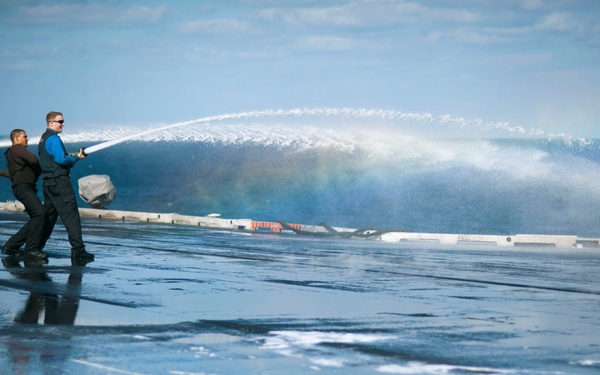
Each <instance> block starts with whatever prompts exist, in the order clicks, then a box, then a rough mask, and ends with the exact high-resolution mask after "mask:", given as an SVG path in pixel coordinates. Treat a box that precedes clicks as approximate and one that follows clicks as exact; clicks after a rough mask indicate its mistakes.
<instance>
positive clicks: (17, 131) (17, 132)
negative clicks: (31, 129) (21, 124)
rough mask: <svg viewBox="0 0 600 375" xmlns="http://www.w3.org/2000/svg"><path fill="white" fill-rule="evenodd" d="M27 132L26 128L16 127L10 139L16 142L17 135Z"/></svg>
mask: <svg viewBox="0 0 600 375" xmlns="http://www.w3.org/2000/svg"><path fill="white" fill-rule="evenodd" d="M23 133H25V130H23V129H15V130H13V131H11V132H10V141H11V142H14V141H15V140H16V139H17V137H18V136H19V135H21V134H23Z"/></svg>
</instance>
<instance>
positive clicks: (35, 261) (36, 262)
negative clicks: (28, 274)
mask: <svg viewBox="0 0 600 375" xmlns="http://www.w3.org/2000/svg"><path fill="white" fill-rule="evenodd" d="M44 264H48V259H46V258H25V259H23V265H24V266H25V267H39V266H43V265H44ZM37 276H39V275H36V279H37ZM41 280H50V278H49V277H48V275H45V276H44V275H42V277H41Z"/></svg>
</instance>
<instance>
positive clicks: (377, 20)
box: [258, 0, 479, 27]
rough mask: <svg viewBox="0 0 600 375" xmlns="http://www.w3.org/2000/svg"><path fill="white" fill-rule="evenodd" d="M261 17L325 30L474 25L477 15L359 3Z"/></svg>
mask: <svg viewBox="0 0 600 375" xmlns="http://www.w3.org/2000/svg"><path fill="white" fill-rule="evenodd" d="M258 16H259V17H261V18H264V19H268V20H271V21H275V20H281V21H283V22H284V23H287V24H290V25H294V26H302V25H326V26H339V27H344V26H381V25H389V24H398V23H407V22H408V23H414V22H417V21H418V22H429V21H431V22H435V21H451V22H474V21H476V20H478V19H479V17H478V15H477V14H475V13H473V12H470V11H468V10H466V9H452V8H429V7H425V6H422V5H420V4H415V3H409V2H404V1H398V0H358V1H354V2H350V3H348V4H345V5H342V6H336V7H310V8H293V9H288V8H270V9H265V10H262V11H259V12H258Z"/></svg>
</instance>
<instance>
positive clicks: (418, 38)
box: [0, 0, 600, 137]
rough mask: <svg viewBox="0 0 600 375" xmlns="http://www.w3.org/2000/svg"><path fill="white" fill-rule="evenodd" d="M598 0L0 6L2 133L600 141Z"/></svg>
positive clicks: (241, 0) (245, 0) (21, 2)
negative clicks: (480, 122) (396, 115)
mask: <svg viewBox="0 0 600 375" xmlns="http://www.w3.org/2000/svg"><path fill="white" fill-rule="evenodd" d="M599 62H600V2H599V1H593V0H590V1H588V0H568V1H562V0H555V1H550V0H548V1H546V0H514V1H513V0H503V1H496V0H493V1H492V0H456V1H442V0H431V1H401V0H397V1H396V0H347V1H342V0H333V1H327V0H319V1H317V0H314V1H313V0H289V1H285V0H283V1H275V0H238V1H235V0H218V1H217V0H214V1H111V0H105V1H99V0H97V1H94V0H90V1H27V0H3V1H2V2H1V3H0V74H1V76H2V85H0V103H1V104H0V105H1V107H2V109H3V121H2V122H1V125H0V134H2V135H5V134H6V135H7V134H8V132H9V131H10V130H11V129H13V128H15V127H21V128H25V129H26V130H28V132H29V133H30V134H32V135H39V134H41V133H42V131H43V130H44V128H45V124H44V117H45V115H46V113H47V112H48V111H50V110H59V111H62V112H63V113H64V114H65V118H66V120H67V126H68V127H66V128H65V132H67V131H68V132H75V131H79V130H82V129H91V128H94V129H99V128H100V129H101V128H104V127H106V128H110V127H115V126H147V125H153V124H169V123H176V122H180V121H186V120H192V119H196V118H200V117H205V116H213V115H220V114H226V113H235V112H244V111H249V110H265V109H293V108H305V107H352V108H377V109H390V110H398V111H406V112H416V113H431V114H433V115H435V116H438V115H444V114H450V115H452V116H457V117H464V118H468V119H475V118H480V119H484V120H486V121H507V122H508V123H510V124H512V125H514V126H523V127H525V128H540V129H543V130H545V131H547V132H555V133H567V134H571V135H575V136H582V137H600V126H599V125H600V124H599V119H600V63H599Z"/></svg>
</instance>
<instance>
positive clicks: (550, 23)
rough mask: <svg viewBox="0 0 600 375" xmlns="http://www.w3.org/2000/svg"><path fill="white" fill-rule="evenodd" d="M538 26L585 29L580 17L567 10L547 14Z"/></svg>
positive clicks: (559, 29) (561, 29)
mask: <svg viewBox="0 0 600 375" xmlns="http://www.w3.org/2000/svg"><path fill="white" fill-rule="evenodd" d="M537 27H538V28H539V29H542V30H553V31H568V30H583V28H584V24H583V23H582V19H581V18H580V17H575V16H573V15H572V14H570V13H567V12H555V13H551V14H548V15H546V16H545V17H544V19H543V20H542V21H541V22H540V23H539V24H538V25H537Z"/></svg>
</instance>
